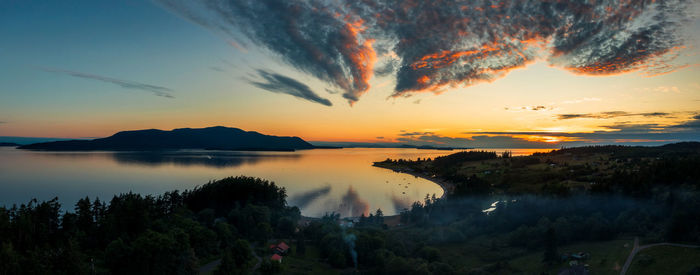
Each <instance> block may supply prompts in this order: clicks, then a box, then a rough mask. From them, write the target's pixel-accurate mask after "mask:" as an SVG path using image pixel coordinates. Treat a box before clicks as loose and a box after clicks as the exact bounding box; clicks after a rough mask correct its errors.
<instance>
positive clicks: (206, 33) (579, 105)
mask: <svg viewBox="0 0 700 275" xmlns="http://www.w3.org/2000/svg"><path fill="white" fill-rule="evenodd" d="M699 6H700V4H698V1H683V0H673V1H660V0H657V1H652V0H649V1H646V0H640V1H622V0H620V1H588V2H586V1H576V3H567V2H565V1H562V2H560V3H558V2H557V1H530V0H511V1H411V0H407V1H398V0H365V1H349V2H348V1H335V0H326V1H324V0H309V1H301V0H296V1H289V0H286V1H282V0H275V1H273V0H270V1H253V0H249V1H247V0H228V1H223V0H157V1H139V0H122V1H102V0H98V1H95V0H90V1H86V0H74V1H34V0H4V1H0V136H6V137H7V136H15V137H18V136H21V137H52V138H97V137H105V136H109V135H112V134H113V133H116V132H118V131H123V130H136V129H150V128H157V129H166V130H167V129H174V128H199V127H208V126H216V125H222V126H229V127H237V128H241V129H245V130H250V131H258V132H261V133H265V134H273V135H283V136H299V137H302V138H304V139H305V140H307V141H315V142H374V143H409V144H416V145H437V146H469V147H491V148H493V147H497V148H506V147H510V148H538V147H551V148H556V147H560V146H576V145H587V144H612V143H622V144H641V145H653V144H662V143H669V142H678V141H688V140H694V141H700V66H698V64H700V56H698V53H700V50H698V46H700V20H699V19H698V16H699V15H700V7H699Z"/></svg>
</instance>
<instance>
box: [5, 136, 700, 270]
mask: <svg viewBox="0 0 700 275" xmlns="http://www.w3.org/2000/svg"><path fill="white" fill-rule="evenodd" d="M697 150H698V145H697V144H682V145H672V146H670V147H662V149H658V148H657V149H648V148H643V147H639V148H635V147H587V148H572V149H563V150H557V151H554V152H551V153H547V154H537V155H533V156H526V157H511V156H509V155H508V154H505V155H501V156H499V155H497V154H495V153H492V152H464V153H456V154H453V155H450V156H446V157H441V158H436V159H435V160H413V161H410V160H398V161H395V160H389V161H386V162H382V163H380V164H379V165H384V166H386V167H392V168H393V169H397V170H403V171H409V169H410V171H411V172H412V173H416V174H419V173H423V174H421V175H425V176H429V177H432V175H435V177H436V178H438V177H439V178H441V179H443V180H445V182H447V183H449V184H450V185H451V186H452V188H454V190H453V193H451V194H450V195H448V196H446V197H445V198H442V199H437V198H434V197H426V199H425V200H424V201H422V202H416V203H414V204H413V205H412V206H411V207H410V209H407V210H406V211H404V212H403V213H401V214H400V215H399V216H395V217H385V216H384V215H383V214H382V212H381V210H377V211H376V212H373V213H372V214H371V215H370V216H369V217H359V218H341V217H339V216H338V215H337V214H332V213H330V214H328V215H326V216H324V217H322V218H319V219H310V218H304V217H301V215H300V212H299V209H298V208H296V207H290V206H288V205H287V203H286V194H285V190H284V189H283V188H279V187H277V186H276V185H275V184H274V183H270V182H267V181H264V180H260V179H255V178H247V177H236V178H226V179H223V180H220V181H215V182H211V183H209V184H206V185H203V186H201V187H199V188H195V189H194V190H189V191H185V192H182V193H180V192H177V191H174V192H167V193H165V194H163V195H160V196H156V197H153V196H141V195H138V194H131V193H129V194H122V195H118V196H115V197H114V198H112V200H111V201H110V202H101V201H99V200H94V201H91V200H89V199H88V198H85V199H82V200H80V201H79V202H78V203H76V205H75V211H74V212H69V213H62V212H61V211H60V209H61V207H60V205H59V204H58V203H57V200H56V199H54V200H52V201H48V202H36V201H32V202H31V203H29V204H28V205H22V206H19V207H12V208H9V209H7V208H0V243H1V246H0V274H23V273H24V274H45V273H56V274H68V273H70V274H86V273H93V272H94V273H100V274H109V273H112V274H143V273H148V274H191V273H196V272H197V271H198V270H199V269H200V268H202V266H210V267H211V269H210V270H202V271H210V272H213V273H216V274H275V273H284V274H356V273H361V274H440V275H447V274H542V273H543V274H559V272H561V271H572V272H573V271H575V270H588V272H590V273H591V274H619V273H620V269H621V266H622V265H623V264H624V262H625V260H626V258H627V256H628V255H629V254H630V252H631V251H632V245H633V239H634V238H635V237H638V238H640V240H641V242H642V244H653V243H660V242H669V243H682V244H691V245H692V244H698V243H700V190H699V189H698V187H699V186H700V175H699V174H698V171H697V167H700V160H699V159H698V154H697ZM552 164H553V165H552ZM421 169H422V170H421ZM467 171H468V172H467ZM484 171H491V172H490V173H483V172H484ZM542 173H544V174H546V175H547V176H538V175H540V174H542ZM533 177H534V178H533ZM477 183H478V184H477ZM530 185H534V186H530ZM280 242H285V243H286V244H289V245H290V246H291V248H290V249H289V251H285V252H284V253H281V254H282V256H283V260H282V261H281V262H277V261H272V260H270V256H271V255H272V252H271V251H270V248H269V245H270V244H277V243H280ZM654 249H657V250H654ZM659 249H660V250H659ZM674 249H675V248H674V247H670V246H660V247H659V248H650V250H648V251H646V252H640V254H638V256H637V257H636V258H634V259H635V260H634V262H633V264H632V267H631V270H648V271H649V272H651V274H654V273H655V274H674V273H677V274H686V273H689V272H697V271H698V270H700V267H698V265H699V264H698V263H700V261H697V259H700V252H699V251H700V250H699V249H697V248H683V249H684V250H674ZM679 249H680V248H679ZM665 259H680V260H678V261H676V262H675V263H674V264H672V265H669V264H667V263H666V262H664V261H665ZM215 260H220V262H215V264H212V265H207V264H209V263H211V262H214V261H215Z"/></svg>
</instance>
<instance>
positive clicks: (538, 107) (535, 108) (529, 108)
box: [503, 105, 554, 112]
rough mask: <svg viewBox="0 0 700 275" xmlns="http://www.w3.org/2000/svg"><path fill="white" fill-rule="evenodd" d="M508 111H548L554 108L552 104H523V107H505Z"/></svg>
mask: <svg viewBox="0 0 700 275" xmlns="http://www.w3.org/2000/svg"><path fill="white" fill-rule="evenodd" d="M503 109H505V110H506V111H511V112H522V111H547V110H553V109H554V107H552V106H544V105H535V106H521V107H504V108H503Z"/></svg>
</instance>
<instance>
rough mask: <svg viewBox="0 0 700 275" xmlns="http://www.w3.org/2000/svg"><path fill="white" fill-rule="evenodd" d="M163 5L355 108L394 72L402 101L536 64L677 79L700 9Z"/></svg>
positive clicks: (409, 1) (622, 1) (383, 2)
mask: <svg viewBox="0 0 700 275" xmlns="http://www.w3.org/2000/svg"><path fill="white" fill-rule="evenodd" d="M159 2H161V3H163V5H164V6H165V7H167V8H168V9H170V10H173V11H174V12H176V13H178V14H180V15H182V16H183V17H185V18H187V19H188V20H191V21H193V22H196V23H198V24H201V25H203V26H205V27H208V28H210V29H212V30H215V31H217V32H223V33H225V34H229V35H231V37H232V39H235V40H236V41H244V42H247V41H250V42H251V43H253V44H255V45H258V46H261V47H262V48H264V49H267V50H269V51H270V52H272V53H274V54H275V55H277V56H278V57H280V58H281V59H282V60H284V61H286V62H287V63H289V64H291V65H292V66H294V67H295V68H297V69H299V70H301V71H303V72H306V73H309V74H311V75H313V76H315V77H317V78H319V79H321V80H324V81H325V82H327V83H328V84H329V85H331V86H333V87H335V88H338V89H340V90H342V91H343V96H344V97H345V98H346V99H348V101H350V103H352V102H355V101H357V100H358V99H359V97H360V96H361V95H362V94H363V93H365V92H366V91H367V90H368V89H369V87H370V86H369V79H370V78H371V77H372V76H373V74H377V75H379V76H382V75H389V74H393V75H394V76H395V78H396V86H395V87H394V93H393V96H408V95H410V94H411V93H414V92H420V91H434V92H436V91H441V90H443V89H444V88H447V87H453V86H469V85H472V84H475V83H478V82H482V81H493V80H495V79H497V78H500V77H503V76H504V75H506V74H507V73H508V72H509V71H510V70H512V69H515V68H520V67H523V66H525V65H527V64H529V63H532V62H534V61H535V60H546V61H548V62H549V63H550V64H551V65H553V66H558V67H561V68H563V69H566V70H569V71H571V72H574V73H577V74H585V75H610V74H617V73H625V72H631V71H642V72H645V73H646V74H648V75H658V74H662V73H667V72H670V71H673V70H675V69H677V68H678V67H680V66H682V65H674V64H673V63H672V61H674V59H675V57H677V56H678V55H679V51H680V50H681V49H683V48H684V46H683V39H682V37H681V36H680V35H679V33H680V31H679V29H680V28H681V26H683V25H684V24H685V22H687V19H688V18H690V15H688V14H687V13H688V12H687V11H688V10H690V8H689V7H690V6H691V5H693V1H690V0H601V1H557V0H544V1H542V0H505V1H497V2H496V1H490V0H471V1H467V0H454V1H447V0H437V1H418V0H363V1H322V0H269V1H258V0H197V1H192V0H159ZM244 42H241V44H245V43H244ZM244 46H245V45H244ZM377 60H379V61H377ZM375 65H377V66H376V67H377V68H376V69H375Z"/></svg>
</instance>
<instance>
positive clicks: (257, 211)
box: [0, 177, 301, 274]
mask: <svg viewBox="0 0 700 275" xmlns="http://www.w3.org/2000/svg"><path fill="white" fill-rule="evenodd" d="M285 199H286V191H285V189H284V188H281V187H278V186H276V185H275V184H274V183H271V182H268V181H265V180H261V179H257V178H249V177H235V178H233V177H232V178H225V179H222V180H219V181H213V182H210V183H208V184H205V185H203V186H201V187H197V188H195V189H193V190H190V191H185V192H182V193H180V192H178V191H173V192H166V193H165V194H163V195H160V196H150V195H149V196H142V195H139V194H134V193H127V194H121V195H117V196H114V197H113V198H112V199H111V201H109V202H102V201H100V200H99V199H95V200H94V201H91V200H90V199H89V198H84V199H81V200H80V201H78V202H77V203H76V204H75V212H65V213H62V211H61V205H60V204H59V203H58V199H57V198H55V199H53V200H50V201H46V202H38V201H36V200H32V201H30V202H29V203H28V204H23V205H20V206H13V207H11V208H6V207H0V245H1V246H0V274H49V273H51V274H87V273H112V274H193V273H196V272H197V269H198V267H199V266H200V265H201V264H203V263H206V262H203V261H206V260H212V259H214V258H217V257H219V256H220V255H224V256H225V257H224V260H225V261H224V262H225V263H226V264H225V265H224V264H222V267H221V269H222V270H221V272H222V274H229V273H231V272H235V271H247V270H248V268H249V267H250V266H251V261H252V258H253V257H252V255H251V253H252V252H251V245H250V242H255V241H258V242H260V243H263V244H264V243H265V242H266V241H267V240H269V239H271V238H289V237H292V236H293V234H294V231H295V229H296V225H297V222H298V220H299V219H300V217H301V214H300V211H299V209H298V208H296V207H288V206H287V205H286V201H285ZM227 255H228V257H226V256H227ZM267 264H269V263H267ZM271 270H274V268H273V269H271Z"/></svg>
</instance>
